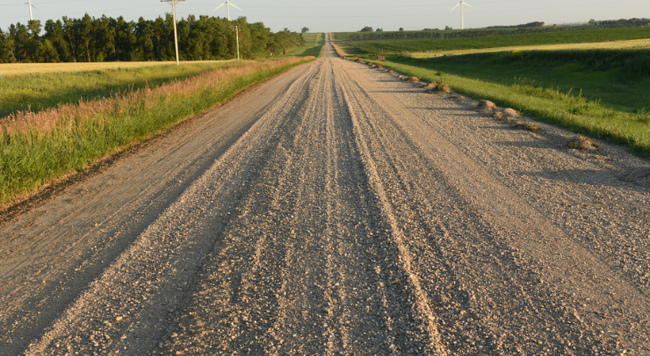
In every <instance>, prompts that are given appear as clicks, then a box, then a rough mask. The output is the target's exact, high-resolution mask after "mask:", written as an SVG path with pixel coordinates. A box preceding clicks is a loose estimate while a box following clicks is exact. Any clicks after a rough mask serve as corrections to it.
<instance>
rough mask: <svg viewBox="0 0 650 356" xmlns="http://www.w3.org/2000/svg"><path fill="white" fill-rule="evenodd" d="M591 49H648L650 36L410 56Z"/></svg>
mask: <svg viewBox="0 0 650 356" xmlns="http://www.w3.org/2000/svg"><path fill="white" fill-rule="evenodd" d="M593 49H612V50H630V49H650V38H644V39H640V40H624V41H607V42H586V43H562V44H551V45H532V46H507V47H495V48H479V49H463V50H444V51H434V52H411V53H409V55H410V57H412V58H433V57H442V56H450V55H452V56H457V55H464V54H475V53H494V52H512V51H520V52H523V51H561V50H593Z"/></svg>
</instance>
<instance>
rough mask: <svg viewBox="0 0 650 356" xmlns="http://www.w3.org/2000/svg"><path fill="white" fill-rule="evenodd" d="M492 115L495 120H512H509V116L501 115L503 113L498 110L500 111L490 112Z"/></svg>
mask: <svg viewBox="0 0 650 356" xmlns="http://www.w3.org/2000/svg"><path fill="white" fill-rule="evenodd" d="M492 117H493V118H494V119H495V120H497V121H501V122H508V123H509V122H511V121H512V120H510V118H509V117H507V116H505V115H503V113H502V112H500V111H497V112H495V113H493V114H492Z"/></svg>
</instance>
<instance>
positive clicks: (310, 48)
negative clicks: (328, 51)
mask: <svg viewBox="0 0 650 356" xmlns="http://www.w3.org/2000/svg"><path fill="white" fill-rule="evenodd" d="M302 37H303V38H304V39H305V45H304V46H302V47H298V48H294V49H292V50H290V51H289V52H287V55H288V56H300V57H305V56H314V57H316V58H320V55H321V51H322V50H323V46H325V34H324V33H303V34H302ZM285 57H286V56H285Z"/></svg>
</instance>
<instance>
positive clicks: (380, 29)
mask: <svg viewBox="0 0 650 356" xmlns="http://www.w3.org/2000/svg"><path fill="white" fill-rule="evenodd" d="M375 32H384V29H383V28H380V27H377V29H376V30H375Z"/></svg>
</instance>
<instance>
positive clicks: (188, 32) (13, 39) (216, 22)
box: [0, 14, 309, 63]
mask: <svg viewBox="0 0 650 356" xmlns="http://www.w3.org/2000/svg"><path fill="white" fill-rule="evenodd" d="M235 25H236V26H237V27H238V28H239V43H240V52H241V56H242V58H264V57H267V56H269V54H270V53H269V52H272V53H286V52H287V51H288V50H290V49H291V48H296V47H300V46H303V45H304V43H305V39H304V38H303V36H302V35H301V34H300V33H296V32H291V31H290V30H289V29H288V28H285V29H284V30H282V31H280V32H278V33H275V34H274V33H273V32H272V31H271V29H270V28H268V27H266V26H264V24H263V23H261V22H257V23H248V21H247V19H246V17H239V18H238V19H237V20H235V21H229V20H227V19H224V18H218V17H209V16H199V18H197V17H195V16H193V15H190V16H188V17H187V18H186V19H182V18H181V19H180V21H179V22H178V42H179V43H178V44H179V52H180V56H181V58H182V59H183V60H201V59H208V60H209V59H230V58H233V57H234V56H235V55H236V53H237V48H236V46H235V43H236V40H235V37H236V36H235V32H234V30H233V29H234V27H235ZM173 28H174V24H173V20H172V16H171V14H166V15H165V17H164V18H161V17H158V18H157V19H155V20H145V19H144V18H140V19H138V21H137V22H135V21H125V20H124V18H123V17H118V18H117V19H114V18H110V17H106V16H102V17H100V18H94V17H90V16H89V15H88V14H86V15H85V16H83V17H82V18H79V19H70V18H67V17H63V19H62V20H57V21H53V20H48V21H47V22H46V23H45V27H44V30H45V34H44V35H43V36H41V35H40V32H41V23H40V21H38V20H34V21H30V22H29V23H28V24H27V25H22V24H20V23H17V24H15V25H13V24H12V25H10V27H9V28H8V31H7V32H4V31H1V30H0V63H13V62H22V63H28V62H59V61H63V62H77V61H89V62H101V61H136V60H137V61H142V60H146V61H156V60H158V61H161V60H171V59H173V58H174V57H175V54H174V36H173ZM308 31H309V29H308V28H306V27H305V28H304V29H303V32H308Z"/></svg>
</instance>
